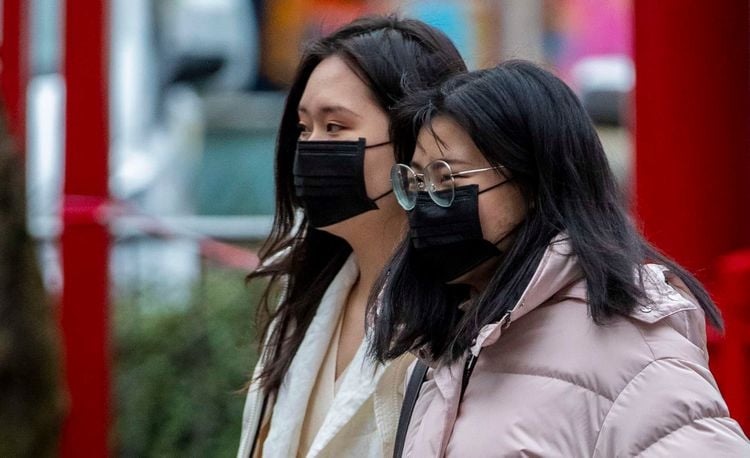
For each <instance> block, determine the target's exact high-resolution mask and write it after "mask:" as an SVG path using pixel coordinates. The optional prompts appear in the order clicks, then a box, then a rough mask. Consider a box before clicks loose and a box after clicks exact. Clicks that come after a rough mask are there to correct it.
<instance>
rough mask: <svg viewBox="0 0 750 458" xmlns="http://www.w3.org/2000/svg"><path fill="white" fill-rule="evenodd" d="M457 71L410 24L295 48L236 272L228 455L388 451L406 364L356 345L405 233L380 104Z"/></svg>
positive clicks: (347, 32) (354, 28) (420, 28)
mask: <svg viewBox="0 0 750 458" xmlns="http://www.w3.org/2000/svg"><path fill="white" fill-rule="evenodd" d="M462 71H465V65H464V63H463V61H462V60H461V57H460V55H459V53H458V51H457V50H456V48H455V47H454V46H453V44H452V43H451V42H450V40H449V39H448V38H447V37H446V36H445V35H443V34H442V33H441V32H439V31H438V30H436V29H434V28H432V27H430V26H428V25H426V24H424V23H422V22H419V21H416V20H409V19H404V20H399V19H397V18H394V17H376V18H365V19H359V20H356V21H354V22H352V23H350V24H348V25H346V26H344V27H342V28H341V29H339V30H338V31H336V32H334V33H333V34H331V35H329V36H327V37H324V38H322V39H320V40H318V41H315V42H314V43H312V44H311V45H309V46H308V47H307V49H306V50H305V52H304V54H303V56H302V60H301V62H300V64H299V67H298V70H297V74H296V77H295V79H294V82H293V83H292V86H291V88H290V90H289V95H288V97H287V101H286V107H285V109H284V113H283V117H282V120H281V126H280V129H279V136H278V143H277V149H276V214H275V218H274V224H273V229H272V232H271V235H270V237H269V239H268V240H267V242H266V243H265V245H264V246H263V248H262V250H261V258H262V267H261V268H260V269H258V270H257V271H256V272H254V273H253V274H251V275H250V276H249V279H250V280H251V281H256V280H260V279H265V280H267V281H268V286H267V289H266V291H265V294H264V296H263V298H262V301H261V304H260V307H259V312H260V314H259V318H260V324H259V328H260V329H262V330H263V338H264V345H263V347H262V353H261V358H260V362H259V364H258V366H257V367H256V370H255V374H254V376H253V380H252V383H251V386H250V387H249V392H248V397H247V401H246V405H245V412H244V415H243V432H242V439H241V444H240V449H239V452H238V456H240V457H243V458H246V457H249V456H263V457H284V458H287V457H294V456H307V457H316V456H327V457H338V456H352V457H360V458H364V457H382V456H391V454H392V451H393V443H394V435H395V430H396V423H397V421H398V414H399V409H400V406H401V399H402V393H403V380H404V377H405V373H406V370H407V368H408V366H409V364H410V363H411V359H410V357H409V356H406V355H405V356H404V357H402V358H400V359H396V360H394V361H390V362H388V363H385V364H375V363H373V362H372V361H371V360H369V359H368V358H366V349H367V345H366V343H364V344H363V342H366V329H365V308H366V304H367V298H368V295H369V292H370V289H371V287H372V285H373V283H374V281H375V279H376V278H377V276H378V275H379V273H380V271H381V269H382V267H383V265H384V264H385V262H386V261H387V259H388V257H389V256H390V254H391V253H392V252H393V250H394V248H395V246H396V245H397V244H398V241H399V240H400V239H401V237H402V234H403V231H404V227H405V225H406V218H405V214H404V212H403V210H402V209H401V208H400V207H399V206H398V204H397V203H396V200H395V198H394V197H393V194H392V193H391V184H390V181H389V175H388V174H389V171H390V168H391V165H392V164H393V163H394V162H395V160H394V153H393V146H392V144H391V141H390V125H391V116H392V112H391V108H392V107H393V106H394V105H395V104H396V103H397V102H399V101H400V100H401V99H402V98H403V96H404V89H405V88H406V87H408V88H421V87H427V86H430V85H434V84H436V83H438V82H439V81H441V80H442V79H444V78H445V77H447V76H449V75H451V74H454V73H457V72H462ZM277 296H279V297H280V300H279V302H278V305H275V303H276V299H273V298H275V297H277Z"/></svg>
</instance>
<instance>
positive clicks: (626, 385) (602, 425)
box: [591, 357, 680, 456]
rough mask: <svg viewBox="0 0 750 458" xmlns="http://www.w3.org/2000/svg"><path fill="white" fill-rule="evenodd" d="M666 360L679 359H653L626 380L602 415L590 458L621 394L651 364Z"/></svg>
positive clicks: (677, 359)
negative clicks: (605, 412)
mask: <svg viewBox="0 0 750 458" xmlns="http://www.w3.org/2000/svg"><path fill="white" fill-rule="evenodd" d="M667 360H676V361H679V360H680V359H679V358H674V357H668V358H660V359H653V360H651V361H649V362H648V364H646V365H645V366H643V368H641V370H640V371H638V373H637V374H635V375H634V376H632V377H631V378H630V380H628V383H626V384H625V386H624V387H622V389H621V390H620V392H619V393H617V397H616V398H615V399H614V400H613V401H612V405H611V406H609V410H607V414H606V415H604V419H603V420H602V422H601V424H600V427H599V434H597V436H596V440H595V441H594V447H593V448H592V449H591V456H594V453H595V452H596V449H597V447H598V446H599V440H600V439H601V437H602V432H603V431H604V425H605V424H606V423H607V419H608V418H609V414H610V413H612V409H614V407H615V406H616V405H617V401H619V400H620V397H621V396H622V394H623V393H625V392H626V391H627V390H628V387H629V386H630V385H631V384H632V383H633V382H634V381H635V380H636V379H637V378H639V377H640V376H641V374H643V372H644V371H645V370H646V369H648V368H649V367H651V365H652V364H654V363H656V362H657V361H667Z"/></svg>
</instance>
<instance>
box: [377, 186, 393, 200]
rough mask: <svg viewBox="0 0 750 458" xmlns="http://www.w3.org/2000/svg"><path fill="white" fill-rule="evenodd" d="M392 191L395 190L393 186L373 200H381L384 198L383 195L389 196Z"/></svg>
mask: <svg viewBox="0 0 750 458" xmlns="http://www.w3.org/2000/svg"><path fill="white" fill-rule="evenodd" d="M392 192H393V188H391V189H390V190H388V191H386V192H384V193H383V194H381V195H379V196H378V197H376V198H374V199H372V201H373V202H377V201H379V200H380V199H382V198H383V197H385V196H387V195H388V194H390V193H392Z"/></svg>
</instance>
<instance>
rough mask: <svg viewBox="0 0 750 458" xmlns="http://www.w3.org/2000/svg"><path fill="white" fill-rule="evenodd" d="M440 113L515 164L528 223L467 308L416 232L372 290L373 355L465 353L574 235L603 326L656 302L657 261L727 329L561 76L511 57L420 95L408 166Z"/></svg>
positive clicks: (402, 135) (406, 145) (407, 111)
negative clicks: (662, 242) (430, 261)
mask: <svg viewBox="0 0 750 458" xmlns="http://www.w3.org/2000/svg"><path fill="white" fill-rule="evenodd" d="M437 116H446V117H448V118H449V119H451V120H453V121H455V122H456V123H457V124H458V125H459V126H461V128H462V129H464V130H465V131H466V132H467V133H468V134H469V135H470V137H471V139H472V140H473V141H474V143H475V144H476V146H477V147H478V148H479V150H480V151H481V152H482V155H483V156H484V157H485V158H486V159H487V161H488V162H489V163H490V164H491V165H493V166H500V165H502V166H504V167H506V169H505V170H504V172H503V173H508V172H509V174H510V176H512V177H513V180H514V182H515V183H516V185H517V186H518V187H519V190H520V192H521V194H522V196H523V197H524V200H525V202H526V205H527V208H528V212H527V216H526V218H525V219H524V221H523V222H522V223H520V224H519V225H518V226H517V227H516V228H515V239H514V241H513V243H512V246H511V248H509V250H508V251H507V252H506V253H504V255H503V258H502V260H501V262H500V264H499V267H498V268H497V270H496V271H495V273H494V275H493V277H492V278H491V280H490V282H489V284H488V285H487V287H486V289H485V290H484V291H483V292H482V293H481V294H480V295H479V297H478V298H476V299H475V300H473V301H472V302H470V303H468V304H467V305H464V306H462V307H461V308H460V309H459V308H458V307H457V305H458V304H457V302H458V301H459V300H464V299H466V296H465V293H466V290H465V289H464V290H463V291H462V290H461V289H460V287H457V286H450V285H444V284H440V283H439V282H437V281H436V280H435V279H433V278H430V276H429V274H426V273H424V272H421V271H420V270H419V269H417V268H415V264H414V257H413V254H412V249H413V248H412V245H411V243H410V242H409V239H408V237H407V238H406V239H405V240H404V241H403V242H402V243H401V245H400V247H399V248H398V249H397V251H396V253H395V254H394V256H393V258H392V259H391V260H390V262H389V264H388V265H387V266H386V268H385V270H384V271H383V274H382V275H381V276H380V279H379V280H378V282H377V283H376V285H375V286H374V287H373V291H378V292H379V294H378V295H375V294H373V295H371V299H370V304H369V310H368V316H369V317H370V319H371V320H373V321H374V338H373V340H372V342H371V348H370V351H371V354H372V355H373V356H374V357H375V358H377V359H378V360H381V361H382V360H387V359H390V358H395V357H397V356H399V355H401V354H403V353H405V352H407V351H412V350H416V349H420V350H422V351H427V352H428V353H427V354H426V356H427V357H429V358H431V359H433V360H436V361H438V362H442V363H449V362H451V361H454V360H456V359H457V358H459V357H460V356H461V355H463V354H465V351H466V350H467V348H468V347H469V346H470V343H471V341H472V339H473V338H475V337H476V336H477V334H478V333H479V330H480V329H481V328H482V326H485V325H487V324H490V323H493V322H497V321H498V320H500V319H501V317H502V316H503V315H504V314H505V313H506V312H507V311H508V310H510V309H511V308H512V307H513V306H514V305H515V303H516V302H517V301H518V300H519V299H520V296H521V295H522V293H523V291H524V290H525V288H526V286H527V285H528V284H529V282H530V281H531V277H532V276H533V274H534V272H535V270H536V269H537V267H538V265H539V263H540V261H541V258H542V255H543V254H544V252H545V250H546V249H547V247H548V245H549V243H550V242H551V241H552V239H553V238H554V237H555V236H556V235H558V234H560V233H565V234H567V237H568V239H569V242H570V244H571V246H572V249H573V254H574V255H575V256H577V259H578V263H579V265H580V267H581V269H582V271H583V274H584V276H585V279H586V283H587V290H588V291H587V292H588V304H589V310H590V314H591V316H592V318H593V320H594V321H595V322H596V323H598V324H603V323H604V322H606V321H607V319H608V318H611V317H612V316H614V315H617V314H620V315H627V314H629V313H630V312H631V311H632V310H633V308H634V307H636V306H637V305H638V304H643V303H644V302H645V301H647V298H646V294H645V292H644V286H643V281H642V278H640V276H639V275H637V271H638V270H637V268H638V266H640V265H642V264H643V263H645V262H657V263H661V264H663V265H665V266H667V267H668V268H669V270H670V271H672V272H673V273H674V274H676V275H677V276H678V277H679V278H680V279H681V280H682V281H683V282H684V283H685V284H686V285H687V287H688V288H689V289H690V291H691V292H692V293H693V294H694V295H695V297H696V298H697V300H698V302H699V303H700V305H701V306H702V307H703V309H704V310H705V311H706V314H707V316H708V319H709V321H710V322H711V324H713V325H714V326H716V327H717V328H721V327H722V320H721V316H720V314H719V311H718V310H717V308H716V306H715V305H714V303H713V302H712V301H711V298H710V297H709V295H708V293H707V292H706V290H705V289H704V288H703V286H702V285H701V284H700V283H699V282H698V281H697V280H696V279H695V278H694V277H693V276H692V275H691V274H690V273H688V272H687V271H686V270H685V269H683V268H681V267H680V266H679V265H677V264H676V263H675V262H674V261H672V260H671V259H669V258H668V257H666V256H665V255H663V254H662V253H660V252H659V251H658V250H657V249H656V248H654V247H653V246H652V245H651V244H649V243H648V242H647V241H646V240H645V239H644V238H643V236H642V235H641V234H640V233H639V231H638V230H637V229H636V227H635V225H634V224H633V222H632V221H631V220H630V219H629V217H628V215H627V211H626V209H625V208H624V204H623V203H622V202H623V199H621V196H620V192H619V190H618V187H617V185H616V183H615V179H614V176H613V174H612V172H611V170H610V168H609V164H608V162H607V159H606V156H605V154H604V150H603V148H602V145H601V142H600V141H599V137H598V135H597V133H596V131H595V129H594V125H593V123H592V122H591V119H590V118H589V116H588V115H587V113H586V112H585V110H584V108H583V107H582V105H581V103H580V101H579V100H578V98H577V97H576V96H575V94H574V93H573V92H572V91H571V90H570V88H568V86H566V85H565V83H563V82H562V81H561V80H560V79H559V78H557V77H556V76H554V75H553V74H551V73H550V72H548V71H545V70H543V69H541V68H539V67H537V66H536V65H534V64H531V63H529V62H525V61H508V62H505V63H503V64H500V65H498V66H497V67H495V68H491V69H486V70H480V71H476V72H471V73H466V74H463V75H459V76H455V77H453V78H451V79H449V80H448V81H446V82H445V83H444V84H442V85H441V86H439V87H436V88H432V89H428V90H425V91H421V92H417V93H415V94H412V95H411V96H409V97H407V98H406V99H405V101H404V102H402V104H401V107H400V114H399V116H397V118H396V121H395V122H394V124H393V134H394V140H395V142H396V144H395V148H396V155H397V160H398V161H399V162H405V163H408V162H409V161H410V160H411V157H412V155H413V151H414V144H415V138H416V136H417V133H418V131H419V130H420V129H421V128H423V127H424V128H427V129H431V126H432V124H431V123H432V121H433V120H434V119H435V118H436V117H437ZM433 134H434V132H433ZM438 140H439V139H438ZM445 262H450V260H449V259H447V260H445Z"/></svg>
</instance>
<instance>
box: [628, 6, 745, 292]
mask: <svg viewBox="0 0 750 458" xmlns="http://www.w3.org/2000/svg"><path fill="white" fill-rule="evenodd" d="M634 21H635V68H636V96H635V105H636V117H635V121H636V129H635V133H636V138H635V139H636V142H635V145H636V162H635V171H636V174H635V175H636V193H637V195H636V204H637V214H638V217H639V219H640V222H641V224H642V225H643V228H644V230H645V233H646V235H647V237H648V238H649V239H650V240H651V241H652V242H653V243H655V244H656V246H658V247H659V248H661V249H662V250H663V251H665V252H666V253H667V254H669V255H670V256H672V257H674V258H676V259H677V261H678V262H680V263H681V264H682V265H684V266H685V267H687V268H688V269H689V270H690V271H692V272H694V273H696V274H697V275H698V276H699V277H700V278H701V279H703V280H704V281H710V280H712V279H711V273H710V271H709V269H711V268H712V267H713V266H714V263H715V262H716V260H717V259H718V257H719V256H721V255H723V254H726V253H728V252H730V251H732V250H734V249H738V248H742V247H743V246H748V244H750V159H749V157H750V73H749V72H750V5H749V3H748V2H747V0H727V1H721V2H706V1H703V0H659V1H653V0H635V3H634Z"/></svg>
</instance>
